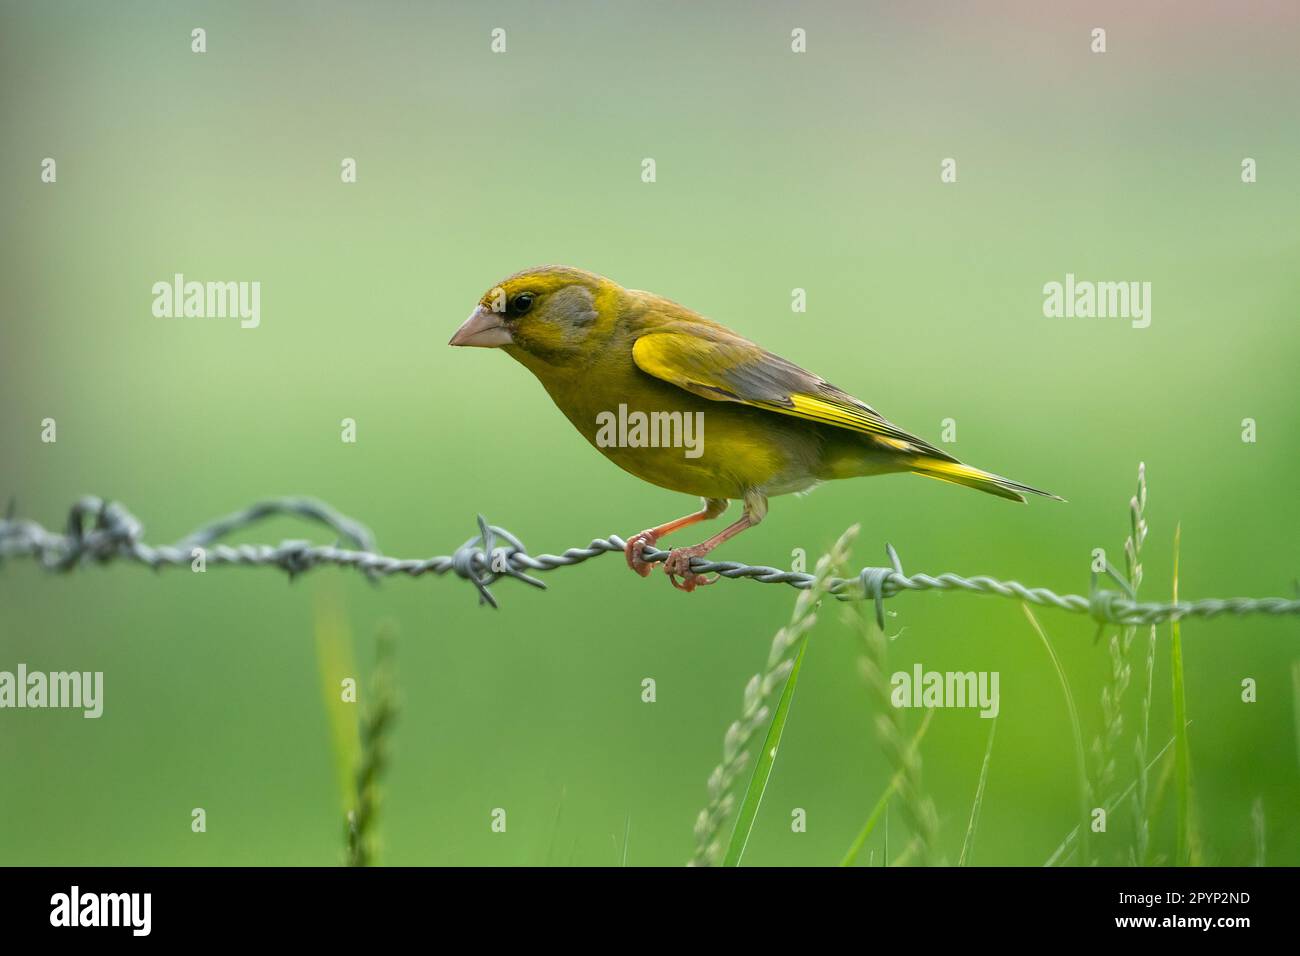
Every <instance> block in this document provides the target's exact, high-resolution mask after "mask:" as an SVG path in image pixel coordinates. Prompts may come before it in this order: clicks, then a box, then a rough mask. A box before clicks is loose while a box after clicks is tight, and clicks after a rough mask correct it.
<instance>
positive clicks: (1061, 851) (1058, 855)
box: [1043, 737, 1174, 866]
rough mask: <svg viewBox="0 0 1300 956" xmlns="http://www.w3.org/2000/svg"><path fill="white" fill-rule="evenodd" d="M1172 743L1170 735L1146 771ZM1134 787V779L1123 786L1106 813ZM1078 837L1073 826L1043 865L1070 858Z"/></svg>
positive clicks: (1057, 862)
mask: <svg viewBox="0 0 1300 956" xmlns="http://www.w3.org/2000/svg"><path fill="white" fill-rule="evenodd" d="M1173 745H1174V738H1173V737H1170V738H1169V740H1168V741H1167V742H1166V743H1165V745H1164V746H1163V747H1161V748H1160V752H1159V753H1158V754H1156V755H1155V756H1154V757H1152V758H1151V762H1150V763H1148V764H1147V766H1146V769H1147V772H1148V773H1150V772H1151V769H1152V768H1153V767H1155V765H1156V764H1158V763H1159V762H1160V761H1161V760H1162V759H1163V758H1164V756H1165V754H1167V753H1169V750H1170V748H1171V747H1173ZM1136 787H1137V782H1136V781H1134V782H1133V783H1130V784H1129V785H1128V787H1126V788H1125V790H1124V792H1123V793H1121V794H1120V795H1119V796H1117V797H1116V798H1115V802H1114V803H1113V804H1107V805H1106V813H1107V815H1109V814H1110V813H1112V812H1113V811H1114V809H1115V807H1117V806H1119V805H1120V804H1121V803H1123V802H1124V801H1125V800H1127V799H1128V798H1129V796H1130V795H1131V794H1132V793H1133V790H1134V789H1135V788H1136ZM1158 790H1159V788H1157V791H1158ZM1158 796H1159V794H1158V792H1157V798H1158ZM1157 802H1158V799H1157ZM1078 839H1079V828H1078V826H1075V827H1074V828H1073V829H1071V830H1070V832H1069V833H1067V834H1066V835H1065V839H1064V840H1062V841H1061V842H1060V843H1059V844H1058V845H1057V847H1056V849H1055V850H1053V851H1052V855H1051V856H1049V857H1048V858H1047V862H1046V863H1044V864H1043V866H1056V865H1058V864H1060V863H1063V862H1065V861H1066V860H1068V859H1069V858H1070V855H1071V854H1072V853H1073V852H1074V844H1075V843H1076V842H1077V841H1078Z"/></svg>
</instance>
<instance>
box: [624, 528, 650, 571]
mask: <svg viewBox="0 0 1300 956" xmlns="http://www.w3.org/2000/svg"><path fill="white" fill-rule="evenodd" d="M658 540H659V533H658V532H657V531H655V530H653V529H650V530H647V531H642V532H641V533H640V534H634V535H632V537H630V538H628V539H627V546H626V547H625V548H624V549H623V557H625V558H626V559H627V566H628V567H629V568H631V569H632V570H633V571H635V572H636V573H637V574H639V575H641V577H643V578H644V577H647V576H649V574H650V562H649V561H643V560H642V559H641V552H642V551H644V550H645V548H646V545H651V546H653V545H654V544H655V542H657V541H658Z"/></svg>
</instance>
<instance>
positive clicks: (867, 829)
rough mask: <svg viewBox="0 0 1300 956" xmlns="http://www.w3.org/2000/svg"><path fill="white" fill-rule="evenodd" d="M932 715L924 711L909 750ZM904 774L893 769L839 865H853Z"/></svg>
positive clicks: (887, 844) (912, 747)
mask: <svg viewBox="0 0 1300 956" xmlns="http://www.w3.org/2000/svg"><path fill="white" fill-rule="evenodd" d="M933 716H934V711H933V710H927V711H926V712H925V719H924V720H922V721H921V726H920V727H919V728H918V729H917V731H916V736H915V737H913V738H912V743H911V745H910V746H909V748H908V749H909V751H911V752H915V751H916V750H917V749H918V748H919V747H920V746H921V738H922V737H924V736H925V732H926V730H927V729H928V728H929V726H930V718H931V717H933ZM905 776H906V770H898V771H895V773H894V776H893V777H892V778H890V781H889V786H887V787H885V792H884V793H882V794H881V795H880V799H879V800H877V801H876V805H875V806H874V807H872V809H871V815H870V816H868V817H867V822H866V823H864V824H863V825H862V829H861V830H859V831H858V835H857V836H856V837H854V838H853V843H852V844H851V845H850V846H849V849H848V851H847V852H846V853H845V854H844V859H842V860H840V866H853V864H854V863H856V862H857V859H858V854H859V853H861V852H862V847H863V846H865V845H866V842H867V840H868V838H869V837H870V836H871V833H872V831H873V830H875V829H876V824H877V823H879V822H880V818H881V817H882V816H887V814H888V812H889V801H890V799H891V798H892V797H893V796H894V794H895V793H897V792H898V788H899V786H901V785H902V783H903V779H904V777H905ZM884 858H885V859H886V860H887V859H888V858H889V832H888V827H886V832H885V857H884Z"/></svg>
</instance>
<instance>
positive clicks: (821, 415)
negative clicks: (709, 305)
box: [632, 323, 953, 461]
mask: <svg viewBox="0 0 1300 956" xmlns="http://www.w3.org/2000/svg"><path fill="white" fill-rule="evenodd" d="M632 360H633V361H634V362H636V365H637V367H638V368H639V369H641V371H643V372H645V373H647V374H648V375H653V376H654V377H655V378H658V379H662V380H663V381H665V382H671V383H672V384H673V385H676V386H677V387H678V388H683V389H685V390H686V391H688V392H691V393H693V394H695V395H699V396H701V397H702V398H708V399H712V400H713V401H718V402H739V403H740V404H742V405H750V406H753V407H754V408H761V409H764V410H766V411H770V412H777V413H779V414H782V415H792V416H794V417H796V418H805V419H808V420H810V421H814V422H821V423H823V424H826V425H833V426H835V427H837V428H845V429H848V430H849V431H855V432H860V433H861V434H864V435H868V436H870V437H871V438H873V439H875V440H876V441H878V442H880V443H881V444H883V445H885V446H886V447H889V448H894V449H896V450H899V451H916V452H920V453H923V454H926V455H929V456H932V457H936V458H940V459H943V460H949V461H951V460H953V459H952V456H951V455H949V454H948V453H947V452H945V451H941V450H940V449H938V448H935V447H934V446H933V445H930V444H929V443H927V442H925V441H923V440H922V439H920V438H917V437H916V436H915V435H911V434H909V433H907V432H905V431H903V429H901V428H899V427H898V426H897V425H895V424H894V423H893V422H891V421H889V420H888V419H886V418H885V417H884V416H883V415H881V414H880V413H879V412H877V411H876V410H875V409H874V408H872V407H871V406H870V405H867V404H866V403H865V402H861V401H859V400H858V399H856V398H854V397H853V396H852V395H850V394H848V393H847V392H844V391H841V390H840V389H838V388H836V387H835V386H834V385H831V384H830V383H829V382H827V381H825V380H823V379H821V378H819V377H818V376H816V375H813V374H812V373H811V372H808V371H805V370H804V369H802V368H800V367H799V366H797V365H795V364H794V363H793V362H788V361H786V360H785V359H783V358H781V356H779V355H773V354H772V353H771V352H768V351H765V350H764V349H762V348H760V347H759V346H757V345H755V344H754V343H753V342H750V341H748V340H746V339H743V338H741V337H740V336H738V335H735V334H734V333H731V332H730V331H729V330H727V329H725V328H723V327H721V326H718V325H715V324H713V323H710V324H709V325H708V326H704V327H701V329H700V330H698V331H695V330H690V331H687V330H685V329H679V330H676V331H654V332H649V333H647V334H644V335H642V336H640V337H639V338H638V339H637V340H636V342H635V343H634V344H633V346H632Z"/></svg>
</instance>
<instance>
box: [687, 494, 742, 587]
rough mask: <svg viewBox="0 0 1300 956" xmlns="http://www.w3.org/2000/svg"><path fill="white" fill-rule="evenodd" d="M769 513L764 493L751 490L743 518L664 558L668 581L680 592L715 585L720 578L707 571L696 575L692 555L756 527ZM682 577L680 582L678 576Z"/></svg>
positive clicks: (702, 555)
mask: <svg viewBox="0 0 1300 956" xmlns="http://www.w3.org/2000/svg"><path fill="white" fill-rule="evenodd" d="M766 514H767V499H766V498H765V497H763V496H762V495H760V494H757V493H751V494H747V495H746V496H745V513H744V514H743V515H741V517H740V520H739V521H736V522H734V523H733V524H730V525H728V526H727V527H725V528H723V529H722V530H721V531H719V532H718V533H717V534H715V535H714V536H713V537H712V538H709V539H708V540H707V541H702V542H700V543H699V544H696V545H692V546H691V547H689V548H673V550H672V553H671V554H669V555H668V558H667V560H665V561H664V573H665V574H667V575H668V580H669V581H672V582H673V587H675V588H677V589H678V590H679V591H694V590H695V588H696V587H698V586H699V585H701V584H712V583H714V582H715V581H717V580H718V579H717V578H710V577H705V576H704V575H703V574H696V573H695V572H694V571H692V570H691V558H702V557H704V555H706V554H708V553H709V552H710V551H712V550H713V549H714V548H716V547H717V546H718V545H720V544H722V543H723V542H724V541H730V540H731V539H732V538H734V537H735V536H736V535H738V534H740V532H742V531H744V530H745V529H746V528H752V527H754V525H756V524H758V523H759V522H760V521H762V520H763V517H764V516H765V515H766ZM679 577H680V578H681V579H682V580H681V582H680V583H678V581H677V579H678V578H679Z"/></svg>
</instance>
